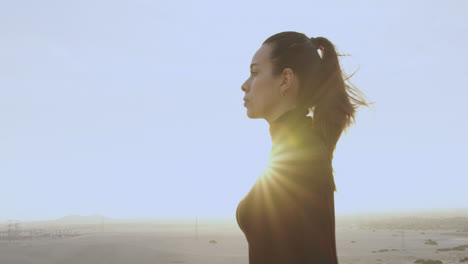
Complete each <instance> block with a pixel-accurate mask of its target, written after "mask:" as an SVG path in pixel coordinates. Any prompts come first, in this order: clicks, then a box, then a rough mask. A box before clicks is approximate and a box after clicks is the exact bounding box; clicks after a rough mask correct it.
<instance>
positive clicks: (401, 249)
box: [0, 226, 468, 264]
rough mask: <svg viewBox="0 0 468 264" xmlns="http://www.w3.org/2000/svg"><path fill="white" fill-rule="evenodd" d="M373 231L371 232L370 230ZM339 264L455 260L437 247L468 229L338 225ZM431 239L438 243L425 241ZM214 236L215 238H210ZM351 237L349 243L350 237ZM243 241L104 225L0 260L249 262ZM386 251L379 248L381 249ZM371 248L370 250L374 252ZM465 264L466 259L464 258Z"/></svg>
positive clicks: (211, 232)
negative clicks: (113, 227)
mask: <svg viewBox="0 0 468 264" xmlns="http://www.w3.org/2000/svg"><path fill="white" fill-rule="evenodd" d="M374 230H375V231H374ZM336 234H337V248H338V258H339V263H340V264H351V263H359V264H367V263H372V264H375V263H391V264H405V263H414V261H415V260H416V259H419V258H423V259H434V260H441V261H442V262H443V263H444V264H445V263H458V264H460V262H459V260H460V259H462V258H464V257H468V249H465V250H464V251H453V250H452V251H441V252H437V251H436V249H438V248H451V247H455V246H459V245H463V244H468V232H463V233H461V232H456V230H425V231H422V230H405V231H404V239H402V231H401V230H386V229H363V228H358V227H351V226H350V227H337V229H336ZM427 239H432V240H434V241H436V242H437V243H438V245H428V244H424V242H425V241H426V240H427ZM211 240H215V241H216V243H213V242H212V243H210V241H211ZM353 241H354V242H353ZM247 246H248V245H247V241H246V240H245V237H244V236H243V234H242V232H241V231H240V229H238V227H236V226H229V227H226V226H223V227H218V228H199V230H198V239H197V238H196V233H195V230H194V228H186V227H185V228H171V229H169V228H146V229H140V230H138V229H136V228H133V229H119V230H115V229H114V230H112V229H111V228H107V230H104V231H89V232H84V231H81V232H80V235H79V236H75V237H65V238H37V239H36V238H33V239H23V240H14V241H10V242H9V241H5V240H2V241H0V263H1V264H19V263H21V264H25V263H35V264H42V263H44V264H46V263H47V264H53V263H67V264H78V263H87V264H89V263H99V264H104V263H113V264H120V263H122V264H123V263H125V264H127V263H135V264H136V263H139V264H140V263H141V264H145V263H161V264H163V263H191V264H209V263H216V264H222V263H226V264H227V263H229V264H248V249H247ZM385 249H387V250H388V251H386V252H379V250H385ZM373 251H374V252H373ZM465 263H467V264H468V262H465Z"/></svg>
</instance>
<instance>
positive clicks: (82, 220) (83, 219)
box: [56, 214, 114, 225]
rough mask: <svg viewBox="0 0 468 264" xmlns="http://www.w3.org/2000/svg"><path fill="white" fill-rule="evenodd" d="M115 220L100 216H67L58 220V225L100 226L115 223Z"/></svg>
mask: <svg viewBox="0 0 468 264" xmlns="http://www.w3.org/2000/svg"><path fill="white" fill-rule="evenodd" d="M113 220H114V219H112V218H109V217H105V216H102V215H99V214H94V215H87V216H82V215H67V216H64V217H62V218H59V219H57V220H56V222H57V223H58V224H74V225H77V224H100V223H102V222H104V223H105V222H109V221H113Z"/></svg>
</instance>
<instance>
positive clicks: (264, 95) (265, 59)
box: [241, 44, 281, 118]
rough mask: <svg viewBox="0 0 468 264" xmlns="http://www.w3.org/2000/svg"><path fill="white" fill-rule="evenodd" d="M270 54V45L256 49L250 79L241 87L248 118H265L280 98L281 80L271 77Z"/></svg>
mask: <svg viewBox="0 0 468 264" xmlns="http://www.w3.org/2000/svg"><path fill="white" fill-rule="evenodd" d="M270 52H271V45H270V44H263V45H262V46H261V47H260V49H258V51H257V52H256V53H255V55H254V56H253V58H252V63H251V65H250V77H249V78H248V79H247V80H246V81H245V82H244V83H243V84H242V86H241V88H242V91H244V92H245V96H244V101H245V104H244V106H245V107H246V108H247V116H248V117H249V118H265V117H266V116H267V115H268V114H269V113H270V112H271V111H272V109H273V108H274V107H275V105H277V104H278V102H279V100H280V98H281V94H280V90H279V86H280V85H279V84H280V82H281V78H280V77H275V76H273V75H272V69H273V68H272V67H273V65H272V64H271V61H270Z"/></svg>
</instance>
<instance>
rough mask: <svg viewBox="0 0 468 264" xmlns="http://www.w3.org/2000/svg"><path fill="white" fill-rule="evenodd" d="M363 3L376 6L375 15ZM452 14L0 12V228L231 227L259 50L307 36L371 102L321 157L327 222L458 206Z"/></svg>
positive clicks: (276, 5)
mask: <svg viewBox="0 0 468 264" xmlns="http://www.w3.org/2000/svg"><path fill="white" fill-rule="evenodd" d="M379 3H380V4H379ZM467 13H468V2H466V1H454V0H451V1H409V2H408V1H407V0H398V1H387V3H384V1H380V2H379V1H371V0H368V1H347V0H344V1H302V2H287V1H271V0H268V1H236V2H235V3H234V1H232V3H225V2H224V1H196V2H195V1H194V2H183V1H168V0H167V1H140V0H138V1H135V0H132V1H122V0H116V1H115V0H113V1H110V0H109V1H90V0H82V1H50V0H47V1H32V0H31V1H5V0H4V1H1V2H0V126H1V127H0V179H1V186H2V190H1V191H0V200H1V201H2V202H1V203H0V220H1V221H6V220H7V219H18V220H43V219H55V218H60V217H62V216H65V215H69V214H79V215H90V214H101V215H104V216H107V217H113V218H145V217H147V218H158V217H194V218H195V216H198V217H222V218H229V219H235V212H236V208H237V205H238V203H239V201H240V200H241V199H242V198H243V197H244V196H245V195H246V194H247V192H248V191H249V190H250V188H251V187H252V185H253V184H254V182H255V180H256V179H257V177H258V176H259V175H260V173H261V171H262V170H263V169H264V168H265V166H266V162H267V156H268V153H269V151H270V148H271V138H270V134H269V131H268V123H267V122H266V121H265V120H263V119H249V118H248V117H247V115H246V109H245V108H244V106H243V101H242V98H243V96H244V93H243V92H242V91H241V85H242V83H243V82H244V81H245V80H246V78H248V76H249V65H250V63H251V59H252V56H253V55H254V53H255V52H256V50H257V49H258V48H259V47H260V45H261V43H262V42H263V41H264V40H265V39H266V38H268V37H269V36H271V35H273V34H276V33H279V32H282V31H298V32H302V33H305V34H306V35H307V36H309V37H311V36H314V37H317V36H323V37H326V38H328V39H329V40H331V41H332V42H333V43H334V44H335V45H336V46H337V47H338V48H339V51H341V52H342V53H346V54H350V55H351V56H349V57H343V59H342V63H343V67H344V68H345V70H346V72H347V73H349V74H351V73H352V72H354V71H355V70H357V69H358V68H359V70H358V72H357V73H356V74H355V75H354V76H353V77H352V79H351V80H352V81H353V83H354V84H355V85H356V86H357V87H358V88H359V89H360V90H361V91H363V92H364V93H365V94H366V96H367V97H368V98H369V100H370V101H373V102H375V105H374V106H375V107H374V108H371V109H367V108H360V109H359V110H358V115H357V120H356V124H355V125H353V126H352V127H351V128H350V129H349V130H348V132H347V133H346V134H344V135H343V136H342V138H341V139H340V141H339V142H338V145H337V150H336V152H335V158H334V161H333V166H334V169H335V171H336V173H335V181H336V185H337V188H338V192H337V193H335V212H336V214H337V215H342V214H348V213H356V212H376V211H382V212H391V211H396V210H415V209H430V208H457V207H466V206H467V204H468V194H467V186H468V177H467V176H468V173H467V170H466V165H467V162H468V159H467V156H468V155H467V154H466V151H467V147H468V139H467V135H468V118H467V114H468V110H467V108H466V105H467V103H466V98H467V96H468V87H467V85H466V81H465V76H467V75H468V67H467V66H466V61H467V59H468V54H467V52H466V47H468V36H467V32H468V16H466V14H467Z"/></svg>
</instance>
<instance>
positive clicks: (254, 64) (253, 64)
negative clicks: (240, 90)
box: [250, 63, 258, 69]
mask: <svg viewBox="0 0 468 264" xmlns="http://www.w3.org/2000/svg"><path fill="white" fill-rule="evenodd" d="M256 65H258V63H252V64H250V68H251V69H252V67H253V66H256Z"/></svg>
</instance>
